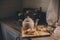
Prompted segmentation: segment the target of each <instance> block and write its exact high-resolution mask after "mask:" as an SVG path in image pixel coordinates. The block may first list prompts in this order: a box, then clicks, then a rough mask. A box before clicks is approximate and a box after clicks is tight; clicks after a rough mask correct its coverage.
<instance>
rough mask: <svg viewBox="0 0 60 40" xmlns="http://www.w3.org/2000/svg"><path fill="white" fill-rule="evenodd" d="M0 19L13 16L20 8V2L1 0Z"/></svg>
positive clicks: (18, 0) (16, 0) (17, 0)
mask: <svg viewBox="0 0 60 40" xmlns="http://www.w3.org/2000/svg"><path fill="white" fill-rule="evenodd" d="M0 3H1V5H0V8H1V9H0V10H1V11H0V18H4V17H9V16H14V15H15V14H16V12H17V11H18V10H20V7H21V0H1V1H0Z"/></svg>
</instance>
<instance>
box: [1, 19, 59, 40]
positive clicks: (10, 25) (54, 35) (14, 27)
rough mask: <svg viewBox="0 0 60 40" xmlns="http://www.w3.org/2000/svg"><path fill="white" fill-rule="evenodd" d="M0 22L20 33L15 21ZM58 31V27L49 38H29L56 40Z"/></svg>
mask: <svg viewBox="0 0 60 40" xmlns="http://www.w3.org/2000/svg"><path fill="white" fill-rule="evenodd" d="M1 22H2V23H5V24H6V25H8V26H9V27H11V28H13V29H14V30H16V31H17V32H19V33H20V28H19V26H18V25H19V24H18V22H17V21H16V20H15V19H2V21H1ZM59 30H60V26H58V27H57V28H56V29H55V31H54V33H53V34H52V35H51V36H50V37H41V38H31V40H57V38H58V37H59V38H60V34H59V33H60V31H59Z"/></svg>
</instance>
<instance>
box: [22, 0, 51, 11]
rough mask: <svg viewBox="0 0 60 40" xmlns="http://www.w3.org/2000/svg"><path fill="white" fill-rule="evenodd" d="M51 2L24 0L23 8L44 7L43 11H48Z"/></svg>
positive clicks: (45, 0)
mask: <svg viewBox="0 0 60 40" xmlns="http://www.w3.org/2000/svg"><path fill="white" fill-rule="evenodd" d="M49 2H50V0H23V3H22V4H23V5H22V7H23V8H24V7H33V8H38V9H39V8H40V7H42V9H43V11H47V8H48V5H49Z"/></svg>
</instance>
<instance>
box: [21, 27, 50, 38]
mask: <svg viewBox="0 0 60 40" xmlns="http://www.w3.org/2000/svg"><path fill="white" fill-rule="evenodd" d="M38 28H39V27H38ZM33 30H34V31H35V32H34V33H33V35H30V34H25V30H23V27H22V37H23V38H26V37H42V36H50V35H51V34H50V33H49V32H47V31H46V28H45V27H44V28H43V29H41V28H40V30H41V31H37V30H35V29H33ZM30 31H32V30H30Z"/></svg>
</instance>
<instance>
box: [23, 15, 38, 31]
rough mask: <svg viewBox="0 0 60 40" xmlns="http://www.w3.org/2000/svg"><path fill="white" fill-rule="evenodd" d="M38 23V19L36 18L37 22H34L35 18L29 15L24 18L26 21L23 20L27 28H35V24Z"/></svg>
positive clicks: (24, 26)
mask: <svg viewBox="0 0 60 40" xmlns="http://www.w3.org/2000/svg"><path fill="white" fill-rule="evenodd" d="M37 23H38V19H37V20H36V23H35V22H34V20H32V19H31V18H30V17H29V16H27V18H25V19H24V21H23V22H22V27H23V28H24V29H25V30H27V29H29V28H31V29H33V28H34V27H35V26H37Z"/></svg>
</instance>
